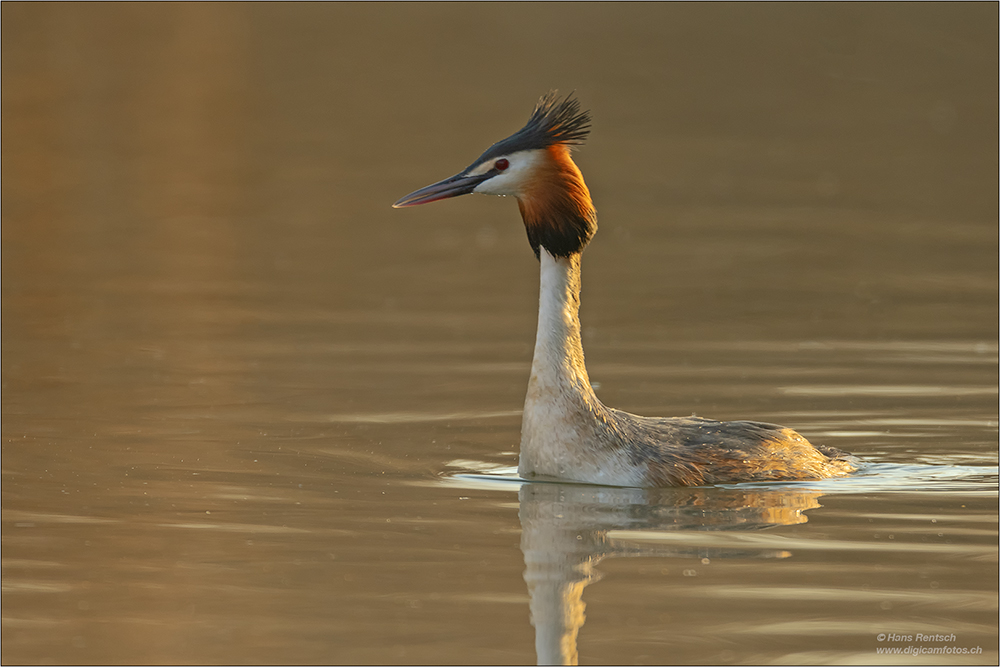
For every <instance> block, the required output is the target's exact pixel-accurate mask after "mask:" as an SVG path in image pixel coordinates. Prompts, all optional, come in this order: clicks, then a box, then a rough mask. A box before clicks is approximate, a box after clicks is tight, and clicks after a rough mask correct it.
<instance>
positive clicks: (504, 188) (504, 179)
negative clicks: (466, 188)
mask: <svg viewBox="0 0 1000 667" xmlns="http://www.w3.org/2000/svg"><path fill="white" fill-rule="evenodd" d="M511 176H512V174H510V173H506V174H500V175H498V176H494V177H493V178H491V179H489V180H488V181H483V182H482V183H480V184H479V185H477V186H476V189H475V190H473V192H478V193H479V194H481V195H512V194H514V193H515V192H516V190H517V188H516V187H515V185H516V183H515V179H513V178H511Z"/></svg>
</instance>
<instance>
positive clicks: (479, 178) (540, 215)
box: [393, 92, 597, 257]
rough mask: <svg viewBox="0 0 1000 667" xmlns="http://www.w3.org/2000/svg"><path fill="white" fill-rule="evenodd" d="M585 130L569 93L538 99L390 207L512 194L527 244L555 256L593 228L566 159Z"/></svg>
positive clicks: (585, 117)
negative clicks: (520, 117)
mask: <svg viewBox="0 0 1000 667" xmlns="http://www.w3.org/2000/svg"><path fill="white" fill-rule="evenodd" d="M589 132H590V114H589V113H588V112H587V111H581V109H580V103H579V102H578V101H577V100H576V99H575V98H573V97H572V95H571V96H569V97H567V98H565V99H563V100H559V98H558V97H557V95H556V93H555V92H551V93H549V94H547V95H545V96H544V97H542V98H541V99H540V100H539V101H538V104H537V105H535V110H534V111H533V112H532V114H531V118H529V119H528V123H527V124H526V125H525V126H524V127H523V128H521V129H520V130H518V131H517V132H515V133H514V134H512V135H511V136H509V137H507V138H506V139H504V140H503V141H498V142H497V143H495V144H493V145H492V146H490V147H489V148H488V149H487V150H486V152H485V153H483V154H482V155H480V156H479V158H478V159H477V160H476V161H475V162H473V163H472V164H471V165H469V166H468V167H466V168H465V169H463V170H462V171H461V172H459V173H458V174H456V175H454V176H452V177H451V178H446V179H444V180H443V181H439V182H437V183H434V184H433V185H428V186H427V187H425V188H421V189H419V190H417V191H416V192H411V193H410V194H408V195H406V196H405V197H403V198H402V199H400V200H399V201H398V202H396V203H395V204H393V208H403V207H405V206H416V205H417V204H427V203H430V202H433V201H438V200H441V199H448V198H451V197H457V196H459V195H466V194H470V193H474V192H475V193H480V194H487V195H511V196H513V197H516V198H517V203H518V207H519V208H520V210H521V217H522V218H523V219H524V225H525V229H526V230H527V232H528V240H529V241H530V242H531V247H532V249H533V250H534V251H535V255H536V256H537V255H538V252H539V247H544V248H545V249H546V250H547V251H548V252H549V253H550V254H552V255H554V256H556V257H568V256H569V255H572V254H573V253H578V252H580V251H582V250H583V248H584V246H586V245H587V242H588V241H590V239H591V238H592V237H593V236H594V234H595V233H596V232H597V213H596V212H595V211H594V205H593V203H592V202H591V200H590V192H589V190H587V185H586V183H584V181H583V175H582V174H581V173H580V170H579V169H578V168H577V166H576V164H574V163H573V160H572V158H571V157H570V148H571V147H572V146H576V145H579V144H582V143H583V141H584V139H586V137H587V134H588V133H589Z"/></svg>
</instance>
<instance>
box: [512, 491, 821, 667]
mask: <svg viewBox="0 0 1000 667" xmlns="http://www.w3.org/2000/svg"><path fill="white" fill-rule="evenodd" d="M821 495H822V493H821V492H819V491H813V490H807V489H787V488H786V489H780V490H772V489H739V488H737V489H721V488H712V487H700V488H690V487H689V488H674V489H640V488H615V487H599V486H586V485H573V484H546V483H527V484H523V485H521V488H520V491H519V493H518V497H519V500H520V509H519V511H518V516H519V518H520V520H521V551H522V552H523V553H524V564H525V571H524V580H525V582H526V583H527V585H528V594H529V597H530V600H531V602H530V607H531V623H532V625H533V626H534V627H535V651H536V653H537V658H538V664H540V665H575V664H577V659H578V655H577V648H576V640H577V635H578V634H579V632H580V628H581V627H583V624H584V621H585V616H584V608H585V606H586V605H585V604H584V602H583V589H584V588H586V587H587V585H588V584H590V583H592V582H595V581H597V580H599V579H600V578H601V575H600V573H599V572H598V571H597V570H596V569H595V566H596V565H597V563H598V562H600V561H601V560H602V559H603V558H606V557H608V556H626V557H675V558H690V557H699V558H784V557H786V556H788V555H789V554H788V552H787V551H782V550H778V549H767V548H758V549H746V548H745V547H740V546H738V545H733V546H732V548H729V547H718V546H716V547H705V546H704V544H705V542H706V541H707V542H711V540H703V539H698V535H697V534H695V535H694V539H691V540H687V541H685V540H683V539H681V540H664V541H660V543H657V541H658V540H657V537H658V536H660V537H667V536H669V535H672V536H676V537H683V536H684V535H685V534H686V535H692V533H691V531H700V534H701V535H704V531H734V530H736V531H740V530H753V529H758V528H765V527H768V526H776V525H790V524H797V523H805V522H806V521H808V519H807V517H806V516H805V514H803V512H804V511H805V510H808V509H812V508H815V507H819V502H818V498H819V497H820V496H821ZM637 540H641V541H637ZM647 540H649V541H652V544H650V543H649V541H647ZM667 544H669V546H667Z"/></svg>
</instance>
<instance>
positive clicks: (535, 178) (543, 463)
mask: <svg viewBox="0 0 1000 667" xmlns="http://www.w3.org/2000/svg"><path fill="white" fill-rule="evenodd" d="M590 129H591V115H590V112H589V111H586V110H582V109H581V105H580V102H579V100H578V99H577V98H576V96H575V93H570V94H569V95H568V96H566V97H565V98H560V96H559V95H558V92H557V91H550V92H549V93H547V94H546V95H543V96H542V97H541V98H540V99H539V101H538V102H537V104H536V105H535V108H534V110H533V111H532V113H531V116H530V117H529V119H528V122H527V123H526V124H525V126H524V127H522V128H521V129H520V130H518V131H517V132H515V133H514V134H512V135H510V136H509V137H507V138H506V139H503V140H501V141H498V142H496V143H495V144H493V145H492V146H490V147H489V148H488V149H486V151H485V152H484V153H483V154H482V155H480V156H479V157H478V158H477V159H476V160H475V161H474V162H473V163H472V164H470V165H469V166H468V167H466V168H465V169H463V170H462V171H460V172H459V173H458V174H456V175H454V176H451V177H450V178H446V179H444V180H442V181H439V182H437V183H434V184H432V185H428V186H426V187H423V188H420V189H419V190H416V191H414V192H412V193H410V194H408V195H406V196H405V197H403V198H402V199H400V200H399V201H397V202H396V203H395V204H393V208H405V207H409V206H417V205H419V204H427V203H430V202H435V201H440V200H443V199H449V198H452V197H458V196H460V195H465V194H471V193H476V194H488V195H503V196H512V197H514V198H515V199H516V200H517V204H518V208H519V210H520V213H521V218H522V220H523V222H524V227H525V230H526V232H527V235H528V242H529V243H530V245H531V248H532V250H534V253H535V257H536V258H537V259H538V262H539V265H540V285H539V307H538V329H537V334H536V338H535V348H534V356H533V359H532V362H531V375H530V379H529V381H528V391H527V396H526V397H525V402H524V412H523V415H522V422H521V446H520V452H519V457H518V476H519V477H521V478H522V479H526V480H532V479H542V480H544V479H549V480H559V481H568V482H581V483H587V484H600V485H607V486H622V487H669V486H704V485H713V484H730V483H744V482H769V481H789V480H814V479H824V478H830V477H839V476H843V475H847V474H849V473H851V472H854V471H856V470H857V469H858V466H859V461H858V459H856V458H855V457H853V456H852V455H850V454H848V453H847V452H843V451H841V450H839V449H835V448H833V447H828V446H823V445H813V444H811V443H810V442H809V441H808V440H807V439H806V438H804V437H803V436H802V435H800V434H799V433H797V432H796V431H794V430H792V429H790V428H786V427H783V426H778V425H775V424H768V423H763V422H757V421H715V420H711V419H705V418H702V417H697V416H695V415H692V416H690V417H643V416H639V415H634V414H630V413H628V412H624V411H621V410H616V409H614V408H610V407H607V406H605V405H604V404H603V403H602V402H601V401H600V400H599V399H598V398H597V395H596V394H595V392H594V388H593V386H592V385H591V382H590V379H589V375H588V374H587V368H586V365H585V364H584V355H583V345H582V341H581V337H580V317H579V309H580V287H581V282H580V260H581V255H582V253H583V250H584V248H585V247H586V246H587V244H588V243H589V242H590V240H591V239H592V238H593V237H594V234H595V233H596V232H597V213H596V209H595V208H594V204H593V201H592V200H591V197H590V191H589V190H588V188H587V185H586V183H585V182H584V179H583V174H582V173H581V172H580V169H579V168H578V167H577V165H576V163H575V162H574V161H573V159H572V157H571V150H572V149H574V148H575V147H577V146H579V145H581V144H583V143H584V141H585V140H586V138H587V136H588V135H589V133H590Z"/></svg>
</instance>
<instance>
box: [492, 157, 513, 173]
mask: <svg viewBox="0 0 1000 667" xmlns="http://www.w3.org/2000/svg"><path fill="white" fill-rule="evenodd" d="M509 166H510V162H508V161H507V158H503V157H502V158H500V159H499V160H497V161H496V162H494V163H493V168H494V169H496V170H497V171H503V170H505V169H506V168H507V167H509Z"/></svg>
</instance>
